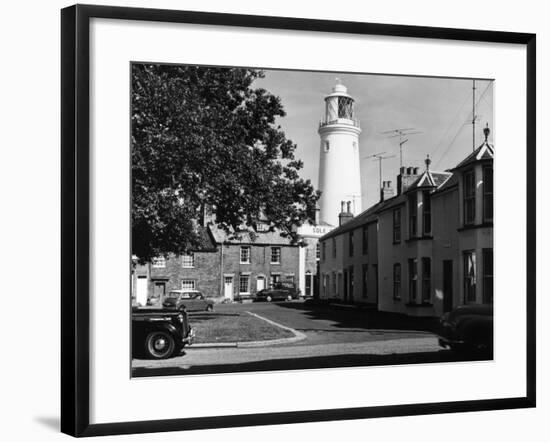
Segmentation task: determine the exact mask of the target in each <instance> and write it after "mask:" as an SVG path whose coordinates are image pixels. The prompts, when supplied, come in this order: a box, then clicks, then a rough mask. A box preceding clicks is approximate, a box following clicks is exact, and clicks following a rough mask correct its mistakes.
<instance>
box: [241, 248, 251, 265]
mask: <svg viewBox="0 0 550 442" xmlns="http://www.w3.org/2000/svg"><path fill="white" fill-rule="evenodd" d="M241 264H250V246H241Z"/></svg>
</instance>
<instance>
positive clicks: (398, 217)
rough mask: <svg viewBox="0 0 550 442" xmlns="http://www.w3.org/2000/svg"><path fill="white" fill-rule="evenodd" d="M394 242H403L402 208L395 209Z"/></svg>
mask: <svg viewBox="0 0 550 442" xmlns="http://www.w3.org/2000/svg"><path fill="white" fill-rule="evenodd" d="M393 242H394V243H400V242H401V209H395V210H394V211H393Z"/></svg>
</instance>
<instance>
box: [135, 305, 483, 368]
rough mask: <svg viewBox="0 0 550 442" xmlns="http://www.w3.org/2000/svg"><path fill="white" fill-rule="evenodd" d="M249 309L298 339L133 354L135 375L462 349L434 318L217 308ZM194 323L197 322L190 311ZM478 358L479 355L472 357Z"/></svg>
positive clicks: (348, 362) (398, 360)
mask: <svg viewBox="0 0 550 442" xmlns="http://www.w3.org/2000/svg"><path fill="white" fill-rule="evenodd" d="M236 311H239V312H242V311H248V312H250V313H251V314H253V315H257V316H258V317H260V318H262V319H264V320H266V321H268V322H271V323H272V324H275V325H277V326H280V327H283V328H286V329H290V330H292V331H293V333H294V334H295V336H294V337H295V339H293V338H290V339H288V340H286V339H285V340H281V342H267V343H263V344H262V343H253V344H252V345H249V346H242V345H240V344H239V343H235V344H236V345H232V346H229V347H228V346H223V347H220V346H215V347H209V346H200V347H199V346H197V347H195V346H193V345H192V346H190V347H185V348H184V350H183V352H182V354H181V355H179V356H177V357H175V358H171V359H166V360H160V361H154V360H141V359H134V360H133V361H132V373H133V376H136V377H141V376H166V375H183V374H204V373H228V372H243V371H266V370H267V371H271V370H288V369H311V368H327V367H349V366H364V365H393V364H409V363H431V362H450V361H458V360H461V361H462V360H465V357H464V356H463V355H459V354H456V353H454V352H452V351H451V350H445V349H442V348H441V347H439V345H438V341H437V335H436V334H435V333H434V332H433V331H432V330H433V329H434V321H433V320H431V319H427V318H424V319H422V318H409V317H403V316H400V315H388V314H384V313H380V312H376V311H365V310H361V309H338V308H334V307H329V306H318V305H317V306H316V305H311V304H308V303H304V302H300V301H292V302H282V303H253V304H221V305H217V306H216V308H215V312H220V313H230V312H236ZM190 321H191V324H192V322H193V317H192V315H191V316H190ZM296 337H299V338H296ZM467 359H468V360H473V359H475V358H467Z"/></svg>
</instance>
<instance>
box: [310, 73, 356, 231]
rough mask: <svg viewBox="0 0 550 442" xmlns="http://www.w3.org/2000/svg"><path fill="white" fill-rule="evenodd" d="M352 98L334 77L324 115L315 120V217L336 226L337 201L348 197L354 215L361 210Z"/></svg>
mask: <svg viewBox="0 0 550 442" xmlns="http://www.w3.org/2000/svg"><path fill="white" fill-rule="evenodd" d="M360 133H361V128H360V127H359V121H358V120H357V119H356V118H355V113H354V100H353V98H352V97H351V96H350V95H348V93H347V88H346V87H345V86H344V85H343V84H341V83H340V81H339V80H338V79H337V81H336V85H335V86H334V87H333V88H332V93H331V94H330V95H327V96H326V97H325V116H324V119H323V120H322V121H321V122H320V124H319V136H320V137H321V152H320V159H319V186H318V187H319V190H321V192H322V194H321V198H320V200H319V219H320V221H321V222H324V223H328V224H331V225H333V226H338V213H339V212H340V207H341V204H340V203H341V202H342V201H346V202H347V201H350V202H351V210H352V212H353V213H354V214H355V215H356V214H358V213H359V212H361V174H360V163H359V134H360Z"/></svg>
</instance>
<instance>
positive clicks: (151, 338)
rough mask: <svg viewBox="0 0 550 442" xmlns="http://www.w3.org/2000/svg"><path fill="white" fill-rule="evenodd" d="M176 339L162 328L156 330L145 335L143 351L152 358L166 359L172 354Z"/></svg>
mask: <svg viewBox="0 0 550 442" xmlns="http://www.w3.org/2000/svg"><path fill="white" fill-rule="evenodd" d="M175 350H176V341H175V340H174V337H173V336H172V335H171V334H170V333H168V332H165V331H164V330H157V331H154V332H151V333H149V334H148V335H147V338H146V339H145V353H146V354H147V356H149V357H151V358H153V359H166V358H169V357H170V356H172V355H173V354H174V351H175Z"/></svg>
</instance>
